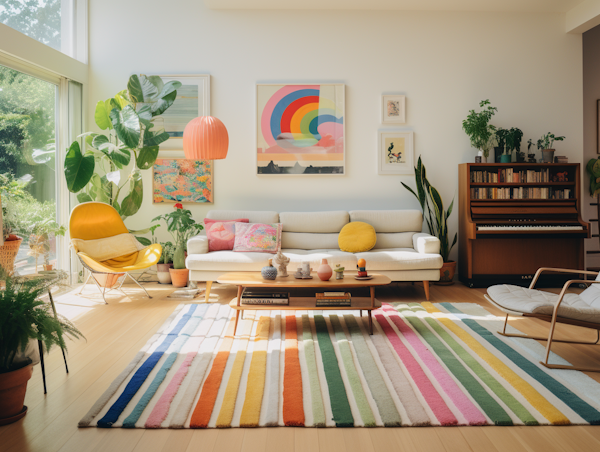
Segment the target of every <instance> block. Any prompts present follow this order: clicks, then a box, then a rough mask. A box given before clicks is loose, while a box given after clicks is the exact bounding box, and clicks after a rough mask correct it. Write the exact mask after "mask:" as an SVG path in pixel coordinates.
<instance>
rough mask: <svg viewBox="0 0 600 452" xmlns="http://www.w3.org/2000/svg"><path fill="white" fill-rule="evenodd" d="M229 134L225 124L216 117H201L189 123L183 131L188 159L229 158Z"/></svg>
mask: <svg viewBox="0 0 600 452" xmlns="http://www.w3.org/2000/svg"><path fill="white" fill-rule="evenodd" d="M228 148H229V134H228V133H227V128H226V127H225V124H223V123H222V122H221V120H220V119H217V118H215V117H214V116H200V117H198V118H195V119H192V120H191V121H190V122H188V124H187V126H185V129H184V131H183V152H184V154H185V158H186V159H191V160H218V159H224V158H225V157H227V149H228Z"/></svg>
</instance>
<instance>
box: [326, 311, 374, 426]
mask: <svg viewBox="0 0 600 452" xmlns="http://www.w3.org/2000/svg"><path fill="white" fill-rule="evenodd" d="M329 321H330V322H331V326H333V331H334V332H335V340H336V342H337V345H338V347H339V349H340V354H341V355H342V361H343V363H344V368H345V369H346V375H347V376H348V381H349V382H350V387H351V388H352V393H353V394H354V400H356V404H357V405H358V411H359V413H360V417H361V418H362V420H363V422H364V424H365V427H375V426H376V425H377V424H376V423H375V416H374V415H373V411H372V410H371V406H370V405H369V401H368V400H367V396H366V394H365V391H364V389H363V387H362V383H361V381H360V376H359V375H358V371H357V370H356V366H355V364H354V358H353V356H352V350H350V344H348V338H347V337H346V333H344V329H343V328H342V324H341V323H340V319H339V318H338V316H337V315H330V316H329Z"/></svg>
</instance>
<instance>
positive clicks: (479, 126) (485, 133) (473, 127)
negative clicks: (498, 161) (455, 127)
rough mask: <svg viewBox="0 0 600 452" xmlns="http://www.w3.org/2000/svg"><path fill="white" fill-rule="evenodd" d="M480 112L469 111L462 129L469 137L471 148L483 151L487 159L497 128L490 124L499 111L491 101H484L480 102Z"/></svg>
mask: <svg viewBox="0 0 600 452" xmlns="http://www.w3.org/2000/svg"><path fill="white" fill-rule="evenodd" d="M479 107H480V108H481V111H480V112H476V111H475V110H469V114H468V115H467V119H465V120H464V121H463V122H462V128H463V130H464V131H465V133H466V134H467V135H468V136H469V140H470V141H471V146H473V147H474V148H475V149H479V150H480V151H483V155H484V157H485V158H487V157H488V155H489V154H490V148H491V147H492V145H493V141H494V132H495V131H496V128H495V127H494V126H493V125H491V124H490V120H491V119H492V116H494V114H495V113H496V112H497V111H498V109H497V108H496V107H492V106H491V104H490V100H489V99H486V100H482V101H481V102H479Z"/></svg>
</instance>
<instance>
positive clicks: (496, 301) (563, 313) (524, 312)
mask: <svg viewBox="0 0 600 452" xmlns="http://www.w3.org/2000/svg"><path fill="white" fill-rule="evenodd" d="M542 272H560V273H573V274H574V275H580V274H585V275H594V276H596V280H595V281H590V280H580V279H572V280H569V281H567V282H566V283H565V284H564V286H563V288H562V290H561V291H560V293H559V294H554V293H550V292H544V291H541V290H536V289H534V286H535V283H536V282H537V280H538V278H539V276H540V274H541V273H542ZM599 283H600V274H599V273H598V272H590V271H584V270H569V269H564V268H545V267H543V268H540V269H538V271H537V272H536V274H535V276H534V278H533V280H532V281H531V285H530V286H529V288H525V287H520V286H513V285H509V284H499V285H496V286H491V287H489V288H488V289H487V295H484V297H485V298H486V300H487V301H489V302H490V303H491V304H492V305H494V306H496V307H497V308H498V309H500V310H502V311H503V312H505V313H506V319H505V320H504V328H503V330H502V331H498V333H499V334H501V335H502V336H508V337H523V338H529V339H535V340H541V341H547V344H546V355H545V359H544V361H540V363H541V364H543V365H544V366H546V367H549V368H552V369H574V370H581V371H587V372H600V368H587V367H585V368H584V367H575V366H567V365H559V364H550V363H548V357H549V356H550V349H551V347H552V342H567V343H570V344H597V343H598V342H599V341H600V286H599V285H598V284H599ZM573 284H590V286H589V287H588V288H587V289H585V290H584V291H583V292H581V293H580V294H575V293H566V291H567V289H568V288H569V287H570V286H571V285H573ZM509 315H513V316H523V317H533V318H536V319H541V320H544V321H547V322H550V330H549V332H548V337H534V336H528V335H522V334H509V333H507V332H506V324H507V322H508V316H509ZM557 323H566V324H570V325H576V326H582V327H584V328H591V329H595V330H596V333H597V336H596V340H595V341H593V342H582V341H569V340H562V339H555V338H554V337H553V336H554V329H555V326H556V324H557Z"/></svg>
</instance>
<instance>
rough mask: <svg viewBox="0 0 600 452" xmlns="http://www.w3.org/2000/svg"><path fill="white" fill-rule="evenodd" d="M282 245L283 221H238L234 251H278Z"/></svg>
mask: <svg viewBox="0 0 600 452" xmlns="http://www.w3.org/2000/svg"><path fill="white" fill-rule="evenodd" d="M280 247H281V223H274V224H262V223H236V224H235V243H234V245H233V251H240V252H256V253H273V254H275V253H277V251H279V248H280Z"/></svg>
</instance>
